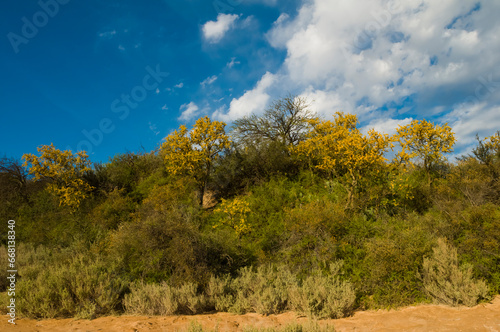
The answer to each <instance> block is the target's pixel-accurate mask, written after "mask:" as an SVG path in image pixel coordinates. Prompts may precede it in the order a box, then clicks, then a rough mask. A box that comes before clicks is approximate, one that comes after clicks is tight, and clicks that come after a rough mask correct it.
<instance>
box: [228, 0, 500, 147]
mask: <svg viewBox="0 0 500 332" xmlns="http://www.w3.org/2000/svg"><path fill="white" fill-rule="evenodd" d="M498 12H500V2H492V1H489V2H486V1H484V2H483V1H481V2H477V1H476V0H446V1H430V0H410V1H396V0H351V1H347V0H340V1H331V0H311V1H307V2H305V3H304V4H303V5H302V6H301V8H300V9H299V11H298V13H297V15H296V16H295V17H293V18H291V17H289V16H288V15H287V14H282V15H281V16H280V17H279V18H278V19H277V20H276V22H275V23H274V25H273V27H272V28H271V30H270V31H268V33H267V34H266V37H267V39H268V41H269V43H270V44H271V45H272V46H273V47H275V48H282V49H285V50H286V52H287V57H286V59H285V61H284V63H283V64H282V67H281V69H280V70H279V73H280V79H281V81H280V82H278V83H277V85H280V86H284V85H287V86H293V87H295V89H296V90H299V91H302V92H301V93H300V94H301V96H305V97H307V98H308V99H309V100H310V101H312V100H314V102H313V104H312V108H315V110H316V111H318V112H319V113H321V114H324V115H326V114H333V113H334V112H335V111H344V112H349V113H355V114H357V115H358V116H359V118H360V120H361V121H362V123H364V124H366V123H368V125H372V126H374V127H376V128H379V129H381V130H382V129H383V130H385V131H388V130H389V127H391V126H392V125H393V124H396V127H397V124H398V123H401V124H405V123H407V122H408V121H409V120H410V119H411V118H426V117H427V118H431V117H432V118H433V119H436V120H437V122H444V121H449V122H450V123H452V124H453V128H454V129H455V130H456V132H457V136H458V137H459V139H463V140H464V142H465V141H470V138H471V137H473V134H472V133H474V132H476V131H481V132H484V131H485V130H483V129H484V128H489V129H488V130H490V131H491V130H494V128H497V129H498V128H500V117H498V116H497V117H496V118H495V117H494V116H493V114H495V113H494V112H496V111H497V110H498V107H499V106H498V105H500V70H498V69H497V68H499V67H497V63H498V60H497V58H498V54H499V53H500V39H499V38H498V33H497V32H498V31H499V29H500V21H498V20H497V18H496V16H497V13H498ZM484 81H487V83H484ZM481 82H483V83H481ZM481 84H482V85H481ZM477 91H479V96H478V92H477ZM466 96H472V97H471V98H474V99H475V100H476V102H475V103H474V105H472V106H473V107H472V108H470V109H469V110H468V111H467V112H465V111H464V110H463V109H461V108H460V105H461V103H462V101H463V100H464V98H466ZM483 102H484V105H483V104H482V103H483ZM408 104H411V105H408ZM469 104H470V103H469ZM480 105H482V106H480ZM469 106H470V105H469ZM450 110H451V113H449V112H450ZM470 112H473V113H470ZM235 114H236V113H235ZM471 114H474V116H472V115H471ZM497 114H498V113H497ZM380 119H383V120H380ZM379 120H380V121H379ZM450 120H452V121H450ZM471 135H472V136H471Z"/></svg>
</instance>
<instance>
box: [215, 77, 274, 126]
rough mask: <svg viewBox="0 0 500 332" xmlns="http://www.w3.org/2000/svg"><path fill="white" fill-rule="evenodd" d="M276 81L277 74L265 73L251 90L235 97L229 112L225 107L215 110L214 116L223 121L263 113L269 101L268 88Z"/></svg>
mask: <svg viewBox="0 0 500 332" xmlns="http://www.w3.org/2000/svg"><path fill="white" fill-rule="evenodd" d="M274 82H276V75H273V74H271V73H269V72H267V73H266V74H264V76H262V78H261V79H260V81H259V82H257V84H256V85H255V88H253V89H252V90H250V91H246V92H245V93H244V94H243V96H241V97H240V98H233V100H232V101H231V103H230V105H229V110H228V112H224V109H223V108H220V109H218V110H217V111H215V112H214V114H213V117H214V118H216V119H220V120H223V121H233V120H235V119H238V118H242V117H244V116H248V115H250V114H252V113H261V112H263V111H264V110H265V108H266V106H267V104H268V103H269V99H270V97H271V96H270V95H269V94H268V93H267V90H268V89H269V88H270V87H271V86H272V85H273V84H274Z"/></svg>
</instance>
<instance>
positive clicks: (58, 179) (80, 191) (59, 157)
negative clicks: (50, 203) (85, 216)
mask: <svg viewBox="0 0 500 332" xmlns="http://www.w3.org/2000/svg"><path fill="white" fill-rule="evenodd" d="M37 150H38V153H39V154H40V156H39V157H37V156H35V155H33V154H30V153H28V154H25V155H23V159H24V160H25V162H24V165H23V166H24V167H28V165H30V164H31V167H30V170H29V173H30V174H32V175H34V177H35V179H36V180H48V181H50V182H49V184H48V187H47V188H48V190H49V191H50V192H51V193H53V194H55V195H56V196H57V197H58V198H59V204H60V205H66V206H69V207H70V208H71V209H73V210H76V209H77V208H78V207H79V206H80V204H81V202H82V200H83V199H85V198H87V197H88V194H89V192H90V191H91V190H92V187H91V186H90V185H89V184H88V183H87V182H85V181H84V180H83V179H82V177H83V175H84V174H85V172H89V171H90V161H89V159H88V156H87V153H86V152H85V151H80V152H77V153H75V154H74V153H72V152H71V151H61V150H58V149H56V148H55V147H54V145H53V144H51V145H42V146H41V147H38V148H37Z"/></svg>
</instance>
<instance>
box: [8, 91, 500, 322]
mask: <svg viewBox="0 0 500 332" xmlns="http://www.w3.org/2000/svg"><path fill="white" fill-rule="evenodd" d="M301 103H302V104H301ZM301 105H302V106H305V105H306V104H305V101H301V100H299V99H296V98H293V99H288V100H287V99H284V100H279V101H277V102H276V103H274V104H272V105H271V108H270V109H269V110H268V111H267V112H266V113H264V115H262V116H260V117H253V118H251V119H247V120H251V121H254V124H255V125H256V126H257V127H256V128H258V129H259V130H262V133H259V132H258V131H252V130H253V129H252V127H249V128H250V129H252V130H250V129H248V128H247V129H248V131H247V132H246V134H242V136H238V135H237V132H236V131H237V130H235V131H233V133H232V134H233V135H234V137H236V138H237V141H236V142H234V143H230V142H229V138H228V137H227V136H226V135H225V133H224V124H223V123H221V122H217V121H211V120H210V119H209V118H207V117H205V118H202V119H199V120H198V121H197V122H196V124H195V125H194V126H193V130H191V131H188V129H187V128H186V127H182V126H181V128H179V129H178V130H177V131H176V132H174V133H172V134H171V135H169V136H168V137H167V140H166V142H165V143H164V144H163V145H162V147H160V148H158V149H157V150H155V151H151V152H127V153H124V154H118V155H116V156H114V157H112V158H111V159H110V160H109V162H107V163H105V164H95V165H94V166H93V167H92V168H90V163H89V161H88V158H87V157H86V156H85V154H84V153H80V154H72V153H71V152H68V151H66V152H61V151H59V150H56V149H55V148H54V147H53V146H46V147H44V150H43V151H41V150H40V156H36V157H35V156H32V155H26V156H25V165H21V163H20V162H18V161H16V160H13V159H5V158H4V159H2V160H0V187H1V189H2V190H0V198H1V200H0V216H3V218H4V220H9V219H14V220H16V229H15V230H16V242H18V243H19V246H18V251H19V256H18V258H19V261H18V262H19V269H18V270H19V288H20V290H22V292H23V294H27V295H26V296H24V295H23V298H24V301H25V302H24V303H23V305H22V310H21V311H23V310H24V312H20V314H21V315H25V316H31V317H71V316H73V317H97V316H99V315H108V314H112V313H123V312H124V310H125V306H127V308H128V309H127V312H128V313H143V314H165V313H187V314H191V313H202V312H207V311H213V310H214V309H215V310H217V311H229V310H230V311H233V312H261V313H265V314H269V313H277V312H282V311H284V310H292V309H294V310H298V311H299V312H301V313H305V314H307V315H309V316H314V317H340V316H342V315H348V314H349V313H350V312H352V310H353V309H375V308H386V307H397V306H403V305H411V304H415V303H420V302H429V301H430V300H431V299H432V297H433V296H437V297H439V298H446V301H448V302H453V301H455V302H456V303H469V304H473V303H475V302H477V300H482V299H485V298H488V297H491V296H494V295H495V294H498V292H499V291H500V179H499V176H498V174H500V151H499V144H500V143H499V142H500V138H499V135H500V134H499V133H497V134H495V135H493V136H491V137H487V138H485V139H479V138H478V142H477V146H476V148H474V149H473V150H472V153H471V154H470V155H467V156H464V157H461V158H459V159H458V161H457V162H456V163H448V162H447V161H446V160H445V158H444V155H445V154H446V153H447V152H449V151H451V147H452V143H453V142H454V138H453V134H452V133H451V130H450V129H449V127H447V126H446V125H443V126H436V125H433V124H430V123H429V122H427V121H425V122H424V121H417V122H415V123H414V125H413V126H412V125H411V124H410V125H408V126H405V127H400V128H399V136H398V135H396V138H397V139H398V140H400V142H402V143H403V144H406V145H405V147H404V148H403V146H402V147H401V153H399V154H398V160H396V161H395V162H391V163H388V162H387V161H386V160H385V159H384V155H385V153H386V152H387V150H388V149H389V148H390V147H391V146H392V142H393V141H394V139H395V138H394V137H393V138H389V137H388V136H387V135H381V134H378V133H376V132H374V131H370V132H369V133H367V134H363V133H364V132H361V130H360V129H358V123H357V118H356V116H354V115H348V114H343V113H337V114H336V116H335V117H334V119H332V120H331V121H325V120H322V119H319V118H315V117H314V116H313V115H312V114H309V113H308V112H307V108H304V109H303V110H302V111H300V108H301V107H302V106H301ZM292 119H295V120H297V121H298V122H294V121H295V120H293V121H292ZM266 121H267V122H266ZM259 126H260V127H259ZM418 128H420V129H418ZM240 129H244V127H240ZM245 130H246V129H245ZM419 130H420V131H419ZM440 142H441V143H440ZM41 149H42V148H41ZM44 158H45V159H44ZM78 158H80V159H78ZM425 158H427V159H425ZM30 160H31V161H30ZM398 161H401V162H402V163H399V162H398ZM37 163H38V164H37ZM28 165H31V169H28V168H27V167H28ZM408 165H414V166H416V167H408ZM36 169H38V170H39V172H38V173H39V176H38V177H37V176H36V174H35V173H36V172H35V170H36ZM30 172H31V174H30ZM51 172H52V173H54V174H52V173H51ZM51 174H52V175H53V176H51ZM429 179H430V180H431V181H430V184H429ZM72 181H76V182H75V183H77V184H76V186H78V183H83V184H85V185H84V187H85V188H80V189H81V190H82V191H81V193H82V195H83V196H82V195H80V196H78V195H76V191H75V192H72V194H71V195H69V196H64V195H63V194H64V192H62V193H61V195H59V194H58V193H59V191H57V190H59V189H61V190H66V189H67V188H74V187H72V186H73V185H74V184H73V182H72ZM49 188H53V189H52V190H50V189H49ZM54 188H55V189H54ZM66 192H67V193H69V192H68V191H66ZM203 192H206V194H207V195H206V197H209V195H210V196H211V197H212V198H213V200H212V202H219V203H218V205H216V206H209V204H206V202H204V204H203V205H200V198H201V197H200V196H203V195H200V194H202V193H203ZM75 195H76V196H75ZM65 197H69V198H68V199H69V201H68V202H69V203H68V204H69V205H68V204H63V203H62V202H66V201H65V199H66V198H65ZM214 226H215V227H214ZM438 238H443V239H445V241H446V242H447V243H449V244H450V245H449V246H451V244H453V246H454V247H455V248H456V251H454V249H450V247H446V248H445V249H443V248H441V249H439V246H438V247H437V248H435V250H437V251H438V252H441V254H434V256H433V255H432V253H433V247H435V246H436V241H437V239H438ZM6 241H7V235H6V233H5V232H3V233H2V234H1V235H0V243H1V244H3V245H4V247H2V251H0V262H2V261H3V262H4V263H5V259H6V256H5V244H6ZM443 241H444V240H443ZM439 250H441V251H439ZM442 252H445V254H442ZM439 257H440V258H441V260H438V258H439ZM339 260H342V261H343V262H344V263H343V268H342V273H340V270H339V267H338V265H334V268H333V270H332V269H331V263H332V262H337V261H339ZM47 266H50V269H47ZM443 266H445V267H446V268H443ZM419 273H420V275H419ZM446 273H448V274H446ZM1 275H3V276H4V278H5V271H4V273H3V274H1V273H0V276H1ZM419 276H420V278H419ZM478 280H479V281H478ZM443 285H444V286H443ZM459 285H462V286H459ZM484 285H486V286H487V287H488V289H489V291H488V292H487V293H486V288H485V287H483V286H484ZM5 286H6V284H5V282H0V291H1V290H2V289H5ZM427 288H428V289H427ZM125 293H129V294H128V295H127V297H126V298H125ZM431 293H432V294H434V295H432V294H431ZM436 294H437V295H436ZM450 294H451V295H450ZM20 308H21V306H20Z"/></svg>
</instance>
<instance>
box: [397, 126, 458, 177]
mask: <svg viewBox="0 0 500 332" xmlns="http://www.w3.org/2000/svg"><path fill="white" fill-rule="evenodd" d="M395 138H396V139H397V141H398V142H399V144H400V145H401V151H400V152H399V153H398V154H397V156H396V158H397V159H399V161H400V162H402V163H409V164H413V162H412V160H414V161H415V160H417V161H419V162H420V163H421V164H422V167H423V169H424V170H425V172H426V173H427V176H428V182H429V185H430V184H431V170H432V169H433V167H434V166H435V165H436V164H437V163H439V162H440V161H441V160H443V158H444V157H443V154H444V153H450V152H453V145H454V144H455V136H454V134H453V132H452V130H451V127H450V126H448V125H447V124H444V125H443V126H438V125H435V124H434V123H432V122H428V121H427V120H414V121H412V122H411V123H410V124H408V125H406V126H400V127H399V128H398V129H397V134H396V136H395Z"/></svg>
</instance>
